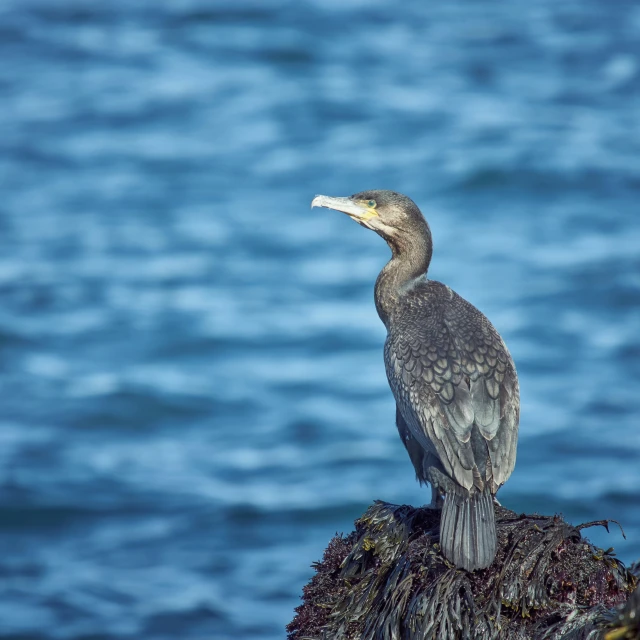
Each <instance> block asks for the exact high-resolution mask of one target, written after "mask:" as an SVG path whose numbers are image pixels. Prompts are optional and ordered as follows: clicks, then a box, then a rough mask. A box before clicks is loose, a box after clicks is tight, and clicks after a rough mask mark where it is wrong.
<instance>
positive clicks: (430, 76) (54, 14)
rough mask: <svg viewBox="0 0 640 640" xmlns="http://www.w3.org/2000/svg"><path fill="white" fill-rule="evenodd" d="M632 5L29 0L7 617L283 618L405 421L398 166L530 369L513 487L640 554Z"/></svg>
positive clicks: (453, 267) (525, 499)
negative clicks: (394, 278) (389, 215)
mask: <svg viewBox="0 0 640 640" xmlns="http://www.w3.org/2000/svg"><path fill="white" fill-rule="evenodd" d="M639 42H640V8H638V5H637V3H634V2H622V1H621V2H616V3H615V4H612V3H610V2H608V1H607V0H584V1H582V2H577V1H571V0H569V1H567V2H563V3H558V2H555V0H541V1H538V2H533V3H532V2H510V3H507V2H476V1H475V0H468V1H449V2H442V3H440V2H437V3H425V2H421V1H419V0H411V1H405V2H403V3H402V4H398V3H391V2H381V1H376V0H367V1H366V2H364V1H360V0H296V1H284V0H169V1H165V2H156V1H153V2H152V1H151V0H136V2H130V1H129V0H110V1H109V2H95V1H89V0H87V1H82V0H69V1H65V0H57V1H56V0H4V2H2V5H1V6H0V47H1V52H2V63H1V65H0V96H1V99H2V117H1V118H0V130H1V135H0V145H1V146H2V154H1V155H0V180H1V184H2V190H1V193H2V198H1V200H0V234H1V236H0V237H1V238H2V246H1V248H0V292H1V301H2V304H1V305H0V385H1V393H2V405H1V406H2V409H1V410H0V549H2V552H1V554H0V637H1V638H3V639H8V638H12V639H23V640H25V639H36V640H37V639H48V638H56V639H81V638H82V639H89V638H91V639H92V640H97V639H99V638H104V639H107V638H109V639H116V638H123V639H128V638H131V639H134V638H135V639H140V638H144V639H150V640H155V639H158V640H160V639H165V638H166V639H175V638H202V639H205V638H206V639H212V638H215V639H227V638H234V639H238V638H243V639H244V638H247V639H250V638H256V639H257V638H260V639H276V638H282V637H283V636H284V626H285V624H286V623H287V622H289V621H290V620H291V618H292V617H293V609H294V607H295V606H296V605H297V604H298V603H299V596H300V593H301V589H302V586H303V585H304V584H305V582H306V581H307V580H308V579H309V578H310V576H311V575H312V569H311V568H310V564H311V563H312V562H313V561H315V560H318V559H320V557H321V556H322V552H323V549H324V547H325V546H326V543H327V542H328V540H329V539H330V538H331V537H332V536H333V534H334V533H335V532H336V531H345V532H348V531H350V530H351V529H352V525H353V520H354V518H356V517H357V516H358V515H360V514H361V513H362V512H363V510H364V509H365V508H366V507H367V505H369V504H370V503H371V502H372V501H373V500H374V499H382V500H387V501H390V502H395V503H405V502H406V503H411V504H414V505H419V504H422V503H424V502H427V501H428V500H429V497H430V496H429V492H428V490H425V489H420V488H419V487H418V485H417V484H416V483H415V481H414V476H413V470H412V467H411V464H410V462H409V460H408V456H407V455H406V453H405V451H404V450H403V447H402V445H401V443H400V440H399V438H398V436H397V433H396V429H395V426H394V404H393V400H392V396H391V392H390V391H389V389H388V386H387V381H386V378H385V373H384V366H383V361H382V344H383V341H384V335H385V334H384V328H383V326H382V324H381V323H380V321H379V319H378V317H377V315H376V312H375V308H374V305H373V284H374V281H375V278H376V276H377V274H378V271H379V270H380V269H381V267H382V266H383V265H384V263H385V262H386V260H387V259H388V256H389V252H388V248H387V247H386V245H385V244H384V242H383V241H382V240H381V239H380V238H378V237H377V236H376V235H375V234H373V233H371V232H368V231H366V230H364V229H362V228H361V227H359V226H357V225H356V224H354V223H353V222H352V221H350V220H349V219H348V218H347V217H346V216H344V215H341V214H339V213H337V212H331V211H326V210H313V211H310V209H309V205H310V202H311V199H312V197H313V196H314V195H315V194H317V193H323V194H327V195H349V194H351V193H354V192H357V191H361V190H364V189H369V188H386V189H394V190H397V191H401V192H404V193H407V194H408V195H410V196H411V197H412V198H413V199H414V200H415V201H416V202H417V203H418V204H419V206H420V207H421V208H422V210H423V212H424V213H425V215H426V217H427V219H428V220H429V222H430V224H431V228H432V231H433V234H434V240H435V255H434V260H433V263H432V269H431V271H430V274H431V277H433V278H434V279H437V280H441V281H443V282H445V283H447V284H448V285H450V286H451V287H452V288H454V289H455V290H457V291H458V292H459V293H460V294H461V295H463V296H464V297H465V298H467V299H468V300H470V301H471V302H472V303H474V304H475V305H476V306H478V307H479V308H480V309H481V310H482V311H483V312H485V313H486V315H487V316H488V317H489V318H490V319H491V320H492V322H493V323H494V324H495V326H496V327H497V328H498V330H499V331H500V332H501V333H502V335H503V336H504V338H505V340H506V342H507V344H508V345H509V348H510V350H511V353H512V354H513V357H514V359H515V362H516V364H517V367H518V371H519V374H520V382H521V390H522V420H521V430H520V434H521V435H520V446H519V451H518V464H517V466H516V470H515V472H514V474H513V476H512V477H511V479H510V481H509V482H508V484H507V485H506V486H505V487H504V489H503V490H502V491H501V494H500V498H501V501H502V502H503V504H504V505H506V506H507V507H510V508H512V509H514V510H516V511H518V512H522V511H527V512H531V511H533V510H538V511H540V512H542V513H545V514H550V513H554V512H561V513H563V514H564V516H565V517H566V518H567V519H568V520H569V521H571V522H573V523H578V522H583V521H587V520H593V519H599V518H616V519H618V520H619V521H620V522H621V523H622V524H623V526H624V528H625V530H626V533H627V540H626V541H625V540H623V539H622V537H621V535H620V533H619V531H618V530H617V529H612V532H611V534H607V533H606V531H604V529H591V530H589V531H588V532H587V535H588V536H589V537H590V538H591V539H592V540H593V541H594V542H595V543H597V544H598V545H600V546H603V547H605V548H607V547H609V546H614V547H615V548H616V551H617V553H618V555H619V556H620V557H621V558H622V559H623V560H624V561H626V562H631V561H632V560H635V559H638V558H640V430H639V428H638V421H639V418H640V399H639V394H638V385H639V383H640V332H639V328H640V211H639V204H638V201H639V196H640V45H639Z"/></svg>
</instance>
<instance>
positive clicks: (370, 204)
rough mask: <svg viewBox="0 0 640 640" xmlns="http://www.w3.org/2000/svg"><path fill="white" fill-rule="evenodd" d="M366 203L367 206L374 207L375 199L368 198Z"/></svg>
mask: <svg viewBox="0 0 640 640" xmlns="http://www.w3.org/2000/svg"><path fill="white" fill-rule="evenodd" d="M367 205H368V206H369V207H371V208H372V209H375V208H376V201H375V200H369V202H367Z"/></svg>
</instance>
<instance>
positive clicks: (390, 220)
mask: <svg viewBox="0 0 640 640" xmlns="http://www.w3.org/2000/svg"><path fill="white" fill-rule="evenodd" d="M311 207H312V208H313V207H324V208H328V209H334V210H336V211H341V212H343V213H345V214H347V215H348V216H349V217H351V218H352V219H353V220H355V221H356V222H357V223H358V224H360V225H361V226H363V227H366V228H367V229H371V230H372V231H375V232H376V233H377V234H378V235H379V236H381V237H382V238H383V239H384V240H385V241H386V242H387V244H388V245H389V248H390V249H391V259H390V260H389V262H388V263H387V264H386V265H385V266H384V268H383V269H382V271H381V272H380V274H379V275H378V277H377V280H376V283H375V289H374V293H375V295H374V298H375V306H376V310H377V312H378V315H379V317H380V319H381V320H382V322H383V323H384V325H385V327H386V329H387V337H386V340H385V344H384V363H385V369H386V373H387V378H388V381H389V386H390V387H391V391H392V393H393V396H394V398H395V401H396V426H397V428H398V432H399V434H400V438H401V440H402V442H403V444H404V446H405V448H406V449H407V452H408V454H409V457H410V459H411V462H412V463H413V467H414V469H415V472H416V477H417V480H418V481H419V482H420V484H421V485H422V484H427V483H428V484H429V485H430V486H431V503H430V504H429V507H430V508H432V509H441V518H440V549H441V551H442V554H443V555H444V557H445V558H446V559H447V560H448V561H449V562H450V563H451V564H453V565H454V566H455V567H457V568H459V569H464V570H466V571H469V572H471V571H475V570H478V569H485V568H487V567H489V566H490V565H491V564H492V563H493V561H494V559H495V556H496V551H497V534H496V525H495V509H494V500H496V499H495V495H496V493H497V491H498V489H499V488H500V487H501V486H502V485H503V484H504V483H505V482H506V480H507V479H508V478H509V476H510V475H511V472H512V471H513V469H514V466H515V462H516V446H517V440H518V425H519V420H520V388H519V384H518V375H517V372H516V368H515V365H514V362H513V359H512V358H511V355H510V353H509V351H508V349H507V346H506V345H505V343H504V340H503V339H502V337H501V336H500V334H499V333H498V331H497V330H496V329H495V328H494V326H493V325H492V324H491V323H490V322H489V320H488V319H487V318H486V317H485V316H484V315H483V314H482V313H481V312H480V311H479V310H478V309H476V307H474V306H473V305H472V304H471V303H469V302H467V301H466V300H465V299H464V298H462V297H461V296H460V295H458V294H457V293H455V291H453V290H452V289H451V288H450V287H448V286H447V285H445V284H442V283H440V282H437V281H435V280H430V279H429V278H428V277H427V272H428V269H429V265H430V263H431V257H432V253H433V241H432V236H431V230H430V228H429V225H428V223H427V221H426V220H425V218H424V216H423V215H422V213H421V211H420V209H419V208H418V206H417V205H416V204H415V203H414V202H413V200H411V199H410V198H409V197H407V196H405V195H403V194H400V193H397V192H395V191H386V190H374V191H363V192H360V193H356V194H355V195H352V196H348V197H329V196H323V195H318V196H316V197H315V198H314V199H313V201H312V203H311ZM464 259H465V258H464V256H461V257H460V262H461V263H462V264H464ZM496 502H497V500H496ZM498 504H499V503H498Z"/></svg>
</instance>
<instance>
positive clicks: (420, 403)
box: [385, 290, 519, 491]
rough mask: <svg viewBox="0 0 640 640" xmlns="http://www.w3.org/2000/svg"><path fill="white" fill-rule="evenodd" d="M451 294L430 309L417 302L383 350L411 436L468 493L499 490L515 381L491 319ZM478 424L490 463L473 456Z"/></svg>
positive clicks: (514, 418) (512, 428)
mask: <svg viewBox="0 0 640 640" xmlns="http://www.w3.org/2000/svg"><path fill="white" fill-rule="evenodd" d="M448 292H449V295H447V298H448V299H447V300H446V304H442V305H439V306H438V305H435V306H434V304H433V302H434V301H433V300H431V301H430V302H429V304H430V306H429V307H428V308H427V307H426V305H424V304H422V303H421V302H420V300H419V298H418V299H417V300H418V301H417V302H416V303H414V304H413V305H410V306H408V307H407V309H406V313H404V314H403V315H402V317H401V319H400V320H399V325H398V327H397V328H396V330H394V331H392V332H390V333H389V336H388V339H387V342H386V345H385V362H386V365H387V375H388V377H389V382H390V384H391V387H392V390H393V392H394V395H395V396H396V401H397V403H398V405H399V407H400V410H401V411H402V413H403V415H404V418H405V420H406V422H407V425H408V426H409V428H410V429H411V432H412V434H413V436H414V437H415V438H416V440H418V442H420V444H421V445H422V446H423V447H425V448H426V449H427V450H429V451H431V452H433V453H435V454H436V455H437V456H438V458H439V459H440V461H441V463H442V465H443V467H444V469H445V471H446V472H447V473H448V474H449V476H451V477H452V478H453V479H455V480H456V481H457V483H458V484H460V485H462V486H463V487H465V488H466V489H467V490H471V488H472V487H473V486H474V485H475V486H476V487H477V488H479V489H482V487H483V485H484V482H485V481H491V483H492V489H493V490H494V491H496V490H497V488H498V487H499V486H500V485H501V484H503V483H504V481H505V480H506V479H507V478H508V477H509V475H510V473H511V471H512V470H513V466H514V464H515V445H516V441H517V428H518V427H517V425H518V410H519V399H518V382H517V377H516V374H515V369H514V367H513V363H512V361H511V357H510V356H509V353H508V351H507V349H506V347H505V346H504V343H503V341H502V339H501V338H500V336H499V335H498V333H497V332H496V331H495V329H494V328H493V327H492V326H491V324H490V323H489V321H488V320H487V319H486V318H485V317H484V316H483V315H482V314H481V313H480V312H479V311H477V309H475V307H472V306H471V305H470V304H469V303H466V302H465V301H464V300H463V299H462V298H460V297H459V296H457V295H456V294H453V292H451V291H450V290H448ZM450 296H451V297H450ZM453 297H455V299H454V298H453ZM461 303H464V305H463V306H464V307H468V308H464V309H462V308H460V304H461ZM474 424H476V425H477V427H478V431H479V432H480V434H481V435H482V437H483V438H484V440H485V441H486V443H487V449H488V453H489V458H490V463H491V464H490V465H489V464H484V462H485V461H482V462H481V461H479V460H477V459H476V457H477V456H478V450H477V447H476V449H475V451H474V446H473V443H472V441H471V440H472V438H471V435H472V429H473V425H474ZM483 468H485V470H484V473H483V474H481V473H480V469H483Z"/></svg>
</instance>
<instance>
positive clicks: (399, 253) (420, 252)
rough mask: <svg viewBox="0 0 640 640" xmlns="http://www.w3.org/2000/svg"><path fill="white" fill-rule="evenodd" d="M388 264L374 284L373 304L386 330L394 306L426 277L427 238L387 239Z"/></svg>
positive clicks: (428, 243) (428, 235) (429, 241)
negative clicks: (389, 251) (389, 254)
mask: <svg viewBox="0 0 640 640" xmlns="http://www.w3.org/2000/svg"><path fill="white" fill-rule="evenodd" d="M387 244H388V245H389V247H390V248H391V260H389V262H387V264H386V265H385V267H384V268H383V269H382V271H381V272H380V274H379V275H378V279H377V280H376V287H375V301H376V309H377V311H378V315H379V316H380V319H381V320H382V322H384V324H385V326H386V327H387V329H388V328H389V321H390V320H391V318H392V316H393V314H394V311H396V310H397V309H398V302H399V301H400V299H401V298H402V296H403V295H405V294H406V293H408V292H409V291H410V290H411V289H412V287H413V286H415V284H416V283H417V282H419V281H421V280H422V279H424V278H425V277H426V274H427V270H428V269H429V263H430V262H431V252H432V245H431V234H427V235H414V236H411V237H409V238H405V239H403V241H402V242H399V241H397V240H389V239H387Z"/></svg>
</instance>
